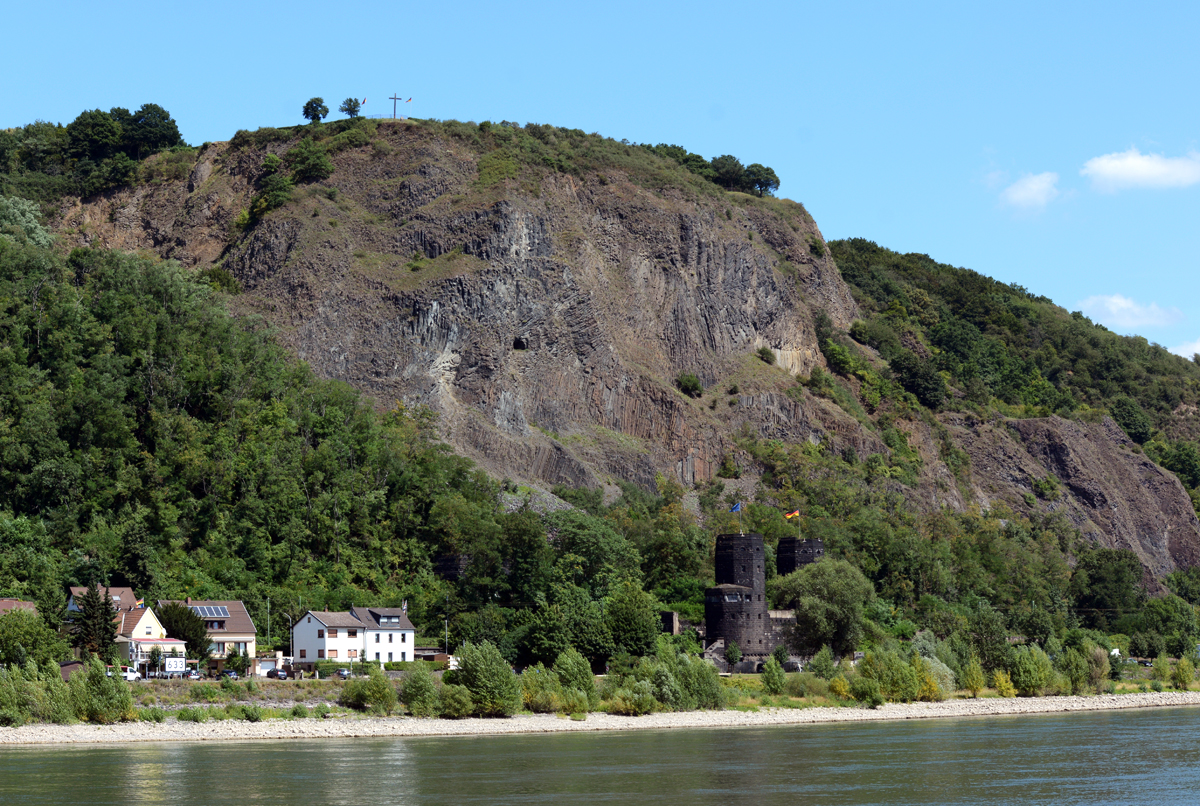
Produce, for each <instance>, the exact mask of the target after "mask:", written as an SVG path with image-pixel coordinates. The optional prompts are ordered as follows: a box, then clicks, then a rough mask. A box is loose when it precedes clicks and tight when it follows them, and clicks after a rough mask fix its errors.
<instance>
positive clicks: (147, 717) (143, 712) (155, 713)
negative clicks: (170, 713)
mask: <svg viewBox="0 0 1200 806" xmlns="http://www.w3.org/2000/svg"><path fill="white" fill-rule="evenodd" d="M138 719H140V720H141V721H142V722H165V721H166V719H167V712H166V711H164V710H163V709H161V708H139V709H138Z"/></svg>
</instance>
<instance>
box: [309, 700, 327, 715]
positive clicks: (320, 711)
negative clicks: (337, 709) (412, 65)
mask: <svg viewBox="0 0 1200 806" xmlns="http://www.w3.org/2000/svg"><path fill="white" fill-rule="evenodd" d="M312 713H313V716H315V717H317V718H318V719H324V718H325V717H327V716H329V706H328V705H326V704H325V703H323V702H319V703H317V707H316V708H313V710H312Z"/></svg>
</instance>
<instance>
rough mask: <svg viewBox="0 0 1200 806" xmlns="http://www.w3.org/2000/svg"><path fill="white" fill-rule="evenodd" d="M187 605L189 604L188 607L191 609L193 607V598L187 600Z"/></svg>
mask: <svg viewBox="0 0 1200 806" xmlns="http://www.w3.org/2000/svg"><path fill="white" fill-rule="evenodd" d="M187 603H188V607H191V606H192V597H191V596H189V597H188V598H187Z"/></svg>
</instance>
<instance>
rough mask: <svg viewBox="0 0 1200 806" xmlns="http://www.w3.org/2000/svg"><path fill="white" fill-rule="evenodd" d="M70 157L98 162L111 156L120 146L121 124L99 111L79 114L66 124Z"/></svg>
mask: <svg viewBox="0 0 1200 806" xmlns="http://www.w3.org/2000/svg"><path fill="white" fill-rule="evenodd" d="M67 136H68V137H69V138H70V143H71V145H70V151H71V155H72V156H74V157H76V158H78V159H81V160H83V159H86V160H91V161H92V162H100V161H102V160H105V159H107V158H109V157H111V156H112V155H113V153H115V152H116V150H117V147H118V146H119V145H120V144H121V124H119V123H117V122H116V121H115V120H113V118H112V115H110V114H108V113H107V112H103V111H101V110H99V109H92V110H90V111H87V112H81V113H80V114H79V117H77V118H75V120H73V121H71V122H70V123H68V124H67Z"/></svg>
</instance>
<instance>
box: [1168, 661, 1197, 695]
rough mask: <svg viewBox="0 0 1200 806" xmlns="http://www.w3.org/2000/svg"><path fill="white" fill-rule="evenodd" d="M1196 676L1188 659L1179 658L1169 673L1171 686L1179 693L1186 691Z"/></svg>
mask: <svg viewBox="0 0 1200 806" xmlns="http://www.w3.org/2000/svg"><path fill="white" fill-rule="evenodd" d="M1195 676H1196V669H1195V667H1194V666H1193V665H1192V661H1191V660H1190V659H1189V658H1180V659H1179V660H1178V661H1177V662H1176V663H1175V669H1174V671H1172V672H1171V684H1172V685H1173V686H1175V688H1177V689H1179V690H1180V691H1187V690H1188V687H1189V686H1191V685H1192V680H1193V679H1194V678H1195Z"/></svg>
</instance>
